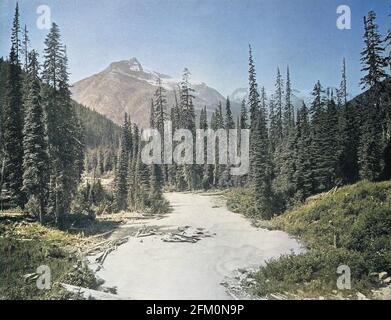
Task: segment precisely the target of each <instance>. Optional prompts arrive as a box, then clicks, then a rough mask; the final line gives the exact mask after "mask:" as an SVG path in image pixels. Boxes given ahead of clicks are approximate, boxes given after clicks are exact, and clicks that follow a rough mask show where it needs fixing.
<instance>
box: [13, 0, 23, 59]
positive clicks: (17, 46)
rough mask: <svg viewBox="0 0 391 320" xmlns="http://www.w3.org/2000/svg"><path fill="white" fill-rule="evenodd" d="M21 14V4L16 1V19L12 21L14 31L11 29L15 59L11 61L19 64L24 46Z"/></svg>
mask: <svg viewBox="0 0 391 320" xmlns="http://www.w3.org/2000/svg"><path fill="white" fill-rule="evenodd" d="M19 19H20V14H19V4H18V2H16V7H15V14H14V20H13V22H12V31H11V46H12V48H13V49H14V60H15V61H11V63H14V62H16V64H17V65H19V64H20V51H21V48H22V43H21V38H20V21H19Z"/></svg>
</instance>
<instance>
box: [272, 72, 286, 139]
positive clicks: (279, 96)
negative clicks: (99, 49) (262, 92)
mask: <svg viewBox="0 0 391 320" xmlns="http://www.w3.org/2000/svg"><path fill="white" fill-rule="evenodd" d="M283 94H284V89H283V80H282V76H281V73H280V68H277V78H276V84H275V94H274V102H275V104H274V108H275V117H276V119H275V125H276V134H277V136H276V137H275V139H276V140H277V141H278V142H280V141H281V139H282V136H283V132H282V107H283Z"/></svg>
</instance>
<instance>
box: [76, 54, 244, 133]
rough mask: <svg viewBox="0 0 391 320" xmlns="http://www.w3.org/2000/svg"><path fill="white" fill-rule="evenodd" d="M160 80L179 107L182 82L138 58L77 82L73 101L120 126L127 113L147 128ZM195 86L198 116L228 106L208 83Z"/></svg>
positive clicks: (170, 99)
mask: <svg viewBox="0 0 391 320" xmlns="http://www.w3.org/2000/svg"><path fill="white" fill-rule="evenodd" d="M159 78H160V80H161V84H162V86H163V87H164V88H165V89H166V90H167V102H168V106H169V107H171V106H173V105H174V104H175V92H178V85H179V83H180V80H179V79H175V78H173V77H170V76H168V75H165V74H162V73H159V72H156V71H150V70H147V69H144V68H143V66H142V65H141V63H140V62H139V61H138V60H137V59H136V58H131V59H130V60H123V61H118V62H113V63H111V64H110V66H108V67H107V68H106V69H105V70H103V71H102V72H100V73H98V74H95V75H93V76H91V77H88V78H86V79H83V80H81V81H78V82H76V83H75V84H74V85H73V86H72V88H71V91H72V98H73V99H74V100H75V101H77V102H78V103H80V104H82V105H85V106H87V107H89V108H90V109H93V110H95V111H97V112H99V113H101V114H103V115H105V116H106V117H108V118H109V119H111V120H113V121H114V122H116V123H118V124H121V123H122V122H123V118H124V114H125V112H126V113H128V114H129V116H130V118H131V121H132V122H135V123H137V124H138V125H139V126H141V127H146V126H148V124H149V114H150V106H151V99H152V98H153V95H154V93H155V91H156V89H157V86H158V84H157V83H158V79H159ZM192 87H193V89H194V96H195V99H194V107H195V110H196V112H197V113H198V112H199V110H200V109H201V108H203V107H204V106H206V108H207V111H208V113H209V114H211V113H212V112H213V111H214V110H215V108H216V106H217V105H218V103H219V102H222V103H223V104H224V103H225V99H226V98H225V97H223V96H222V95H221V94H220V93H219V92H218V91H217V90H216V89H213V88H211V87H209V86H208V85H206V84H205V83H192ZM233 109H235V111H238V110H239V105H236V104H234V105H233Z"/></svg>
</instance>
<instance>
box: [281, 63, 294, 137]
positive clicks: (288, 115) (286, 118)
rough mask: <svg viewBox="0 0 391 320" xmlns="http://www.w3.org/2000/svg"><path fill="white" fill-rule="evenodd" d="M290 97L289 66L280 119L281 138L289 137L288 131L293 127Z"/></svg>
mask: <svg viewBox="0 0 391 320" xmlns="http://www.w3.org/2000/svg"><path fill="white" fill-rule="evenodd" d="M291 95H292V88H291V78H290V73H289V66H288V67H287V71H286V86H285V105H284V112H283V117H282V118H283V119H282V127H283V136H284V137H285V138H287V137H289V134H290V131H291V129H292V128H293V125H294V119H293V110H292V109H293V106H292V102H291Z"/></svg>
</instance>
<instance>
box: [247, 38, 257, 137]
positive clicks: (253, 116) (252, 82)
mask: <svg viewBox="0 0 391 320" xmlns="http://www.w3.org/2000/svg"><path fill="white" fill-rule="evenodd" d="M248 74H249V88H250V89H249V97H248V104H249V111H250V126H251V129H254V128H255V125H256V120H257V118H258V112H259V92H258V84H257V78H256V71H255V63H254V59H253V54H252V48H251V45H249V71H248Z"/></svg>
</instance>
